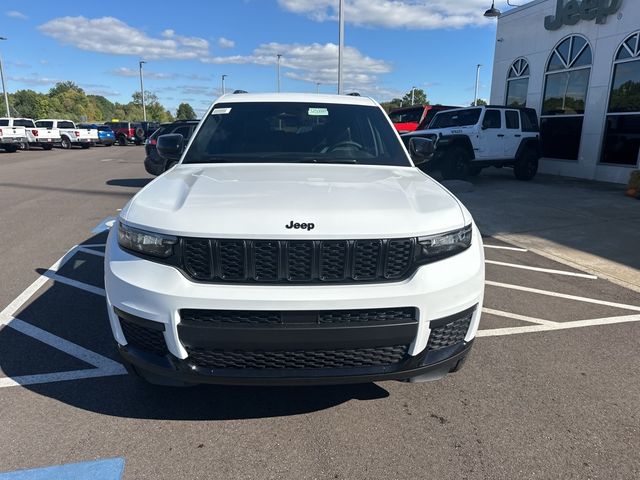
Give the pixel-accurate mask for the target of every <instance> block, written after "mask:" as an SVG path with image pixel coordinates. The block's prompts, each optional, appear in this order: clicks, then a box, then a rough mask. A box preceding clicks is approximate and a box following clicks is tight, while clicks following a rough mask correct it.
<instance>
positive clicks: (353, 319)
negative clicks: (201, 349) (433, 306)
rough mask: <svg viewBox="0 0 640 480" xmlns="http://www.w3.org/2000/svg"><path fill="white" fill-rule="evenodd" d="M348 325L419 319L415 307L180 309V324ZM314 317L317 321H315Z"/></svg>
mask: <svg viewBox="0 0 640 480" xmlns="http://www.w3.org/2000/svg"><path fill="white" fill-rule="evenodd" d="M299 318H304V319H305V323H316V324H333V325H349V324H362V323H369V324H371V323H393V324H398V323H410V322H416V321H417V316H416V309H415V308H413V307H402V308H377V309H368V310H321V311H314V312H288V311H261V310H194V309H183V310H180V323H181V324H189V325H197V324H209V325H224V324H232V325H240V324H246V325H285V324H287V323H297V322H298V321H299ZM314 320H315V321H314Z"/></svg>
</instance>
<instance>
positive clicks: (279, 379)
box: [118, 341, 473, 386]
mask: <svg viewBox="0 0 640 480" xmlns="http://www.w3.org/2000/svg"><path fill="white" fill-rule="evenodd" d="M472 346H473V341H471V342H468V343H467V342H464V343H462V344H460V345H458V346H455V347H450V348H449V349H447V351H446V352H444V351H443V352H441V358H434V359H433V360H431V359H427V358H425V357H426V354H425V355H421V356H420V357H417V358H414V359H411V360H408V361H406V362H404V363H402V364H400V365H398V366H397V367H396V368H394V369H393V370H390V371H377V372H371V370H369V371H367V369H364V368H361V369H357V368H351V369H348V368H343V369H340V370H339V371H338V370H336V369H324V370H309V371H306V372H305V371H300V372H291V371H288V372H271V373H268V372H267V373H265V372H260V374H259V375H256V374H254V373H253V372H251V373H249V374H248V375H247V374H245V375H241V374H239V373H238V372H237V371H234V372H224V371H219V372H217V373H216V374H215V375H212V374H211V373H210V372H208V371H203V370H202V369H201V368H198V367H195V368H194V366H193V365H192V364H190V363H189V362H188V361H185V360H180V359H177V358H175V357H173V356H171V355H168V356H164V357H159V356H157V355H151V354H148V353H146V352H144V351H141V350H138V349H136V348H135V347H130V346H128V345H126V346H118V350H119V353H120V355H121V356H122V358H123V359H124V361H125V365H126V366H127V369H128V370H129V372H130V373H132V374H134V375H139V376H142V377H144V376H145V375H146V374H148V373H151V374H153V375H157V376H160V377H164V378H168V379H171V380H174V381H177V382H183V383H194V384H196V383H206V384H215V385H254V386H291V385H340V384H352V383H370V382H381V381H385V380H396V381H409V382H415V383H418V382H425V381H432V380H438V379H440V378H442V377H444V376H445V375H447V374H449V373H453V372H456V371H458V370H459V369H460V368H461V367H462V365H463V363H464V361H465V360H466V358H467V355H468V354H469V352H470V351H471V347H472ZM424 362H427V364H426V365H421V363H424Z"/></svg>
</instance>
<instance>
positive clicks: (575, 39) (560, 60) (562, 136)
mask: <svg viewBox="0 0 640 480" xmlns="http://www.w3.org/2000/svg"><path fill="white" fill-rule="evenodd" d="M592 60H593V58H592V53H591V46H590V45H589V43H588V42H587V40H586V39H585V38H583V37H581V36H579V35H572V36H570V37H567V38H565V39H564V40H562V41H561V42H560V43H559V44H558V45H557V46H556V48H554V50H553V52H551V56H550V57H549V62H548V63H547V74H546V79H545V87H544V100H543V103H542V114H541V115H540V137H541V140H542V150H543V155H544V156H545V157H549V158H560V159H564V160H577V159H578V155H579V153H580V141H581V138H582V126H583V123H584V112H585V108H586V103H587V94H588V91H589V78H590V76H591V63H592Z"/></svg>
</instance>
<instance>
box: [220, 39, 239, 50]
mask: <svg viewBox="0 0 640 480" xmlns="http://www.w3.org/2000/svg"><path fill="white" fill-rule="evenodd" d="M218 46H219V47H220V48H233V47H235V46H236V42H234V41H233V40H229V39H228V38H224V37H220V38H219V39H218Z"/></svg>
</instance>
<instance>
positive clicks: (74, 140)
mask: <svg viewBox="0 0 640 480" xmlns="http://www.w3.org/2000/svg"><path fill="white" fill-rule="evenodd" d="M36 126H37V127H42V128H49V129H53V130H59V132H60V140H59V142H58V143H59V145H60V146H61V147H62V148H64V149H69V148H71V147H73V146H74V145H76V146H80V147H82V148H91V146H92V145H94V144H95V143H96V142H97V141H98V129H96V128H78V127H76V124H75V123H73V122H72V121H71V120H57V119H42V120H38V121H37V122H36Z"/></svg>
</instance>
